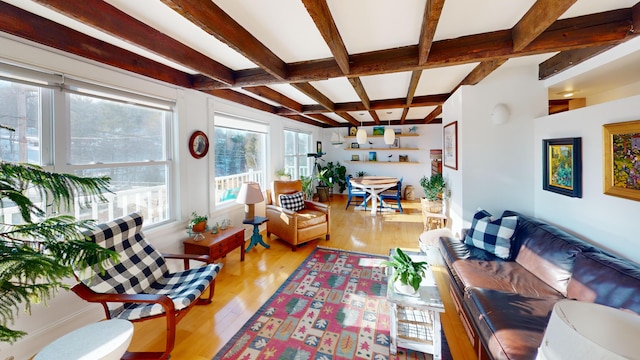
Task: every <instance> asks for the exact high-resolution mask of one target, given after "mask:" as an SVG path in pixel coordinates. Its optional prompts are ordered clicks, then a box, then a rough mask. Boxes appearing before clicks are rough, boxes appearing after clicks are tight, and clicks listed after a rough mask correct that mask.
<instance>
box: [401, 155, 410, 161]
mask: <svg viewBox="0 0 640 360" xmlns="http://www.w3.org/2000/svg"><path fill="white" fill-rule="evenodd" d="M398 161H400V162H409V155H398Z"/></svg>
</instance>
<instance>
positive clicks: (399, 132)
mask: <svg viewBox="0 0 640 360" xmlns="http://www.w3.org/2000/svg"><path fill="white" fill-rule="evenodd" d="M393 133H394V134H396V135H399V134H402V128H394V129H393Z"/></svg>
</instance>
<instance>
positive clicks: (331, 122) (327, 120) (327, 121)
mask: <svg viewBox="0 0 640 360" xmlns="http://www.w3.org/2000/svg"><path fill="white" fill-rule="evenodd" d="M304 116H306V117H310V118H313V119H316V120H318V121H321V122H323V123H325V124H327V125H330V126H333V127H336V126H342V123H340V122H337V121H335V120H333V119H332V118H330V117H328V116H326V115H322V114H305V115H304Z"/></svg>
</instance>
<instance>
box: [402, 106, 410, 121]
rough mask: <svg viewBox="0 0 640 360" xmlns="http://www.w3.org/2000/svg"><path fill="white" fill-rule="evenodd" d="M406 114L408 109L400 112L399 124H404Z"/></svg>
mask: <svg viewBox="0 0 640 360" xmlns="http://www.w3.org/2000/svg"><path fill="white" fill-rule="evenodd" d="M407 114H409V108H404V110H402V115H401V116H400V124H404V122H405V121H406V120H407Z"/></svg>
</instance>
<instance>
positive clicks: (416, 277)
mask: <svg viewBox="0 0 640 360" xmlns="http://www.w3.org/2000/svg"><path fill="white" fill-rule="evenodd" d="M383 264H384V265H386V266H390V267H392V268H393V283H394V287H395V289H396V291H398V292H400V293H403V294H406V295H416V294H417V293H418V289H419V288H420V283H421V282H422V278H423V277H424V276H425V270H426V268H427V265H428V264H427V262H425V261H413V260H411V258H410V257H409V255H407V254H406V253H405V252H404V251H402V250H401V249H400V248H396V250H395V254H393V255H391V257H390V259H389V260H387V261H384V262H383Z"/></svg>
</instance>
